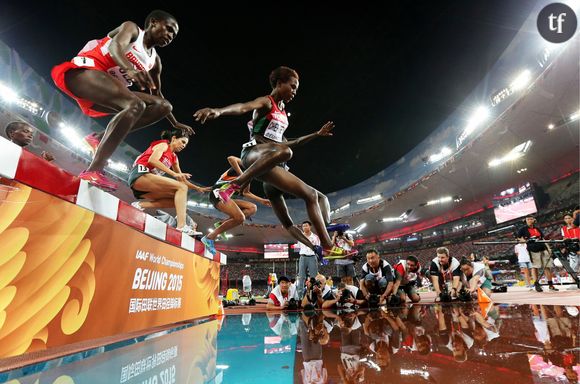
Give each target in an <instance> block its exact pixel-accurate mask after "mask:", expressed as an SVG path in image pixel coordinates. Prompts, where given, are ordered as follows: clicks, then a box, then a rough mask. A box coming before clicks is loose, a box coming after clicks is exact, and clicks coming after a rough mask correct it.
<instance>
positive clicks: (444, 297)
mask: <svg viewBox="0 0 580 384" xmlns="http://www.w3.org/2000/svg"><path fill="white" fill-rule="evenodd" d="M452 299H453V298H452V297H451V294H450V293H449V289H447V285H446V284H445V285H443V289H442V290H441V293H440V294H439V300H441V302H443V303H449V302H451V300H452Z"/></svg>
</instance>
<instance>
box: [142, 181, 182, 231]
mask: <svg viewBox="0 0 580 384" xmlns="http://www.w3.org/2000/svg"><path fill="white" fill-rule="evenodd" d="M133 188H134V189H136V190H137V191H143V192H152V193H167V192H170V193H173V194H174V195H173V201H174V203H175V211H176V213H177V228H183V226H184V225H185V215H186V211H187V185H185V184H184V183H180V182H179V181H177V180H173V179H170V178H169V177H164V176H159V175H154V174H151V173H147V174H145V175H143V176H141V177H139V178H138V179H137V180H135V182H134V183H133ZM143 197H145V198H147V195H143ZM144 208H145V207H144Z"/></svg>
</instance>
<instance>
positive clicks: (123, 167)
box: [107, 159, 129, 172]
mask: <svg viewBox="0 0 580 384" xmlns="http://www.w3.org/2000/svg"><path fill="white" fill-rule="evenodd" d="M107 167H108V168H110V169H114V170H116V171H120V172H127V171H129V167H128V166H127V164H125V163H122V162H120V161H113V160H111V159H108V160H107Z"/></svg>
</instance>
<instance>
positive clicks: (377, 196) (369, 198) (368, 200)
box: [356, 193, 382, 204]
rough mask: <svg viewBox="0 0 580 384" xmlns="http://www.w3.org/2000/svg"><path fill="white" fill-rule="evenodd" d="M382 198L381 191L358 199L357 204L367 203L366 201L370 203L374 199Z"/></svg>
mask: <svg viewBox="0 0 580 384" xmlns="http://www.w3.org/2000/svg"><path fill="white" fill-rule="evenodd" d="M381 198H382V196H381V194H380V193H379V194H378V195H373V196H371V197H365V198H364V199H358V200H357V201H356V203H357V204H366V203H370V202H373V201H377V200H380V199H381Z"/></svg>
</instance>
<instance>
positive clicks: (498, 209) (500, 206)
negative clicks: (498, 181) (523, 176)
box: [493, 183, 538, 224]
mask: <svg viewBox="0 0 580 384" xmlns="http://www.w3.org/2000/svg"><path fill="white" fill-rule="evenodd" d="M493 207H494V208H493V213H494V214H495V221H496V222H497V224H501V223H505V222H506V221H510V220H514V219H518V218H520V217H524V216H526V215H529V214H532V213H536V212H537V211H538V209H537V207H536V201H535V200H534V194H533V190H532V187H531V185H530V183H526V184H524V185H520V186H516V187H513V188H508V189H506V190H504V191H501V192H500V193H498V194H496V195H495V196H494V197H493Z"/></svg>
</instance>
